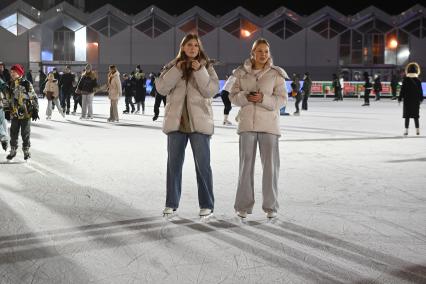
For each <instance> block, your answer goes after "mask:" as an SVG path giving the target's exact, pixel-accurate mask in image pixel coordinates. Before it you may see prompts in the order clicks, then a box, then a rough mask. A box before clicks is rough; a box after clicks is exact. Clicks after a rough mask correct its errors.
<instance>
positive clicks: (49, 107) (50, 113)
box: [46, 100, 52, 117]
mask: <svg viewBox="0 0 426 284" xmlns="http://www.w3.org/2000/svg"><path fill="white" fill-rule="evenodd" d="M46 116H47V117H51V116H52V101H51V100H48V101H47V109H46Z"/></svg>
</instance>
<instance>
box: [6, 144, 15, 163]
mask: <svg viewBox="0 0 426 284" xmlns="http://www.w3.org/2000/svg"><path fill="white" fill-rule="evenodd" d="M15 156H16V147H11V148H10V152H9V155H7V157H6V159H7V160H8V161H11V160H12V159H13V158H15Z"/></svg>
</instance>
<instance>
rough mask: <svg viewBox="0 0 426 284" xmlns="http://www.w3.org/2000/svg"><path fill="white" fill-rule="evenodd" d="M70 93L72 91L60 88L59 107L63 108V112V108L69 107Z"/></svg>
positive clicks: (68, 108)
mask: <svg viewBox="0 0 426 284" xmlns="http://www.w3.org/2000/svg"><path fill="white" fill-rule="evenodd" d="M71 94H72V91H69V90H62V98H61V107H62V109H63V110H64V112H65V109H67V110H70V108H71ZM65 107H66V108H65Z"/></svg>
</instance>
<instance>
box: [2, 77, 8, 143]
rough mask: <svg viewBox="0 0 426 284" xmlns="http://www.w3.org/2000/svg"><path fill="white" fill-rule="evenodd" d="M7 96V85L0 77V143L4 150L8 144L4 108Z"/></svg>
mask: <svg viewBox="0 0 426 284" xmlns="http://www.w3.org/2000/svg"><path fill="white" fill-rule="evenodd" d="M7 96H9V86H8V84H7V83H6V82H4V81H3V79H1V78H0V143H1V147H2V148H3V150H4V151H7V147H8V144H9V131H8V129H7V122H6V113H5V108H6V107H8V103H7Z"/></svg>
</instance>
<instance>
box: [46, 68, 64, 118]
mask: <svg viewBox="0 0 426 284" xmlns="http://www.w3.org/2000/svg"><path fill="white" fill-rule="evenodd" d="M43 93H44V94H45V95H46V97H47V102H48V103H47V108H46V119H51V118H52V104H54V105H56V107H57V108H58V111H59V113H60V114H61V115H62V117H65V113H64V111H63V109H62V107H61V104H60V102H59V87H58V80H56V79H55V76H54V75H53V73H52V72H51V73H49V74H47V82H46V86H45V87H44V90H43Z"/></svg>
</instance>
